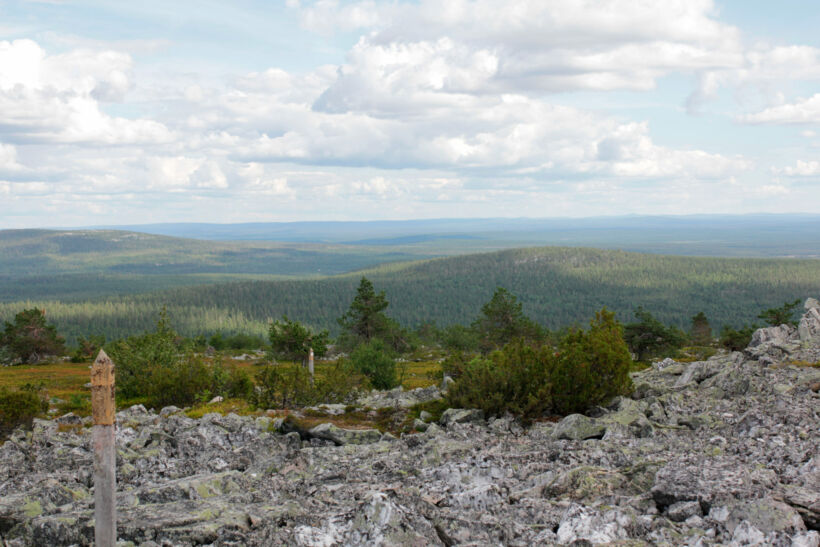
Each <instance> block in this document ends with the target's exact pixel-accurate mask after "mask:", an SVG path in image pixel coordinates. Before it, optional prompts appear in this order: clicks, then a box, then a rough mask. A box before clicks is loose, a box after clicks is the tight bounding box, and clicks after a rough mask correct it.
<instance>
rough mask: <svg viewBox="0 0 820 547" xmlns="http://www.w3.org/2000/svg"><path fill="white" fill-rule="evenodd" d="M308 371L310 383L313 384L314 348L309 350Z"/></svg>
mask: <svg viewBox="0 0 820 547" xmlns="http://www.w3.org/2000/svg"><path fill="white" fill-rule="evenodd" d="M308 372H310V384H311V385H313V348H310V349H309V351H308Z"/></svg>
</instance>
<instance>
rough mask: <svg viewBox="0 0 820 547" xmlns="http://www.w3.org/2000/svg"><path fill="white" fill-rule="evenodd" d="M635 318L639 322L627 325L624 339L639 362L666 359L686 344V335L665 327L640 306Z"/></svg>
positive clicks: (672, 327) (680, 331)
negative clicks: (658, 358) (661, 357)
mask: <svg viewBox="0 0 820 547" xmlns="http://www.w3.org/2000/svg"><path fill="white" fill-rule="evenodd" d="M635 317H636V318H637V319H638V322H636V323H629V324H627V325H626V326H625V327H624V329H623V337H624V339H625V340H626V343H627V344H628V345H629V349H630V350H631V351H632V352H633V353H635V354H636V355H637V356H638V361H646V360H647V359H649V358H651V357H658V356H664V357H666V356H668V355H670V354H673V353H674V352H675V350H677V349H679V348H681V347H682V346H683V344H684V343H685V342H686V338H687V337H686V333H684V332H683V331H682V330H680V329H679V328H678V327H674V326H666V325H664V324H663V323H661V322H660V321H658V320H657V319H655V317H654V316H653V315H652V314H651V313H649V312H648V311H646V310H644V309H643V308H642V307H640V306H638V309H636V310H635Z"/></svg>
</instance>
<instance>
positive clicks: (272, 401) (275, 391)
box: [249, 360, 363, 408]
mask: <svg viewBox="0 0 820 547" xmlns="http://www.w3.org/2000/svg"><path fill="white" fill-rule="evenodd" d="M362 382H363V378H362V377H361V376H360V375H359V374H357V373H356V371H354V370H353V368H352V367H351V366H350V365H349V364H348V363H347V362H345V361H343V360H339V361H337V362H336V363H335V364H333V365H331V366H329V367H328V368H327V369H325V370H323V374H322V375H317V377H316V378H315V380H314V381H311V377H310V372H308V370H307V369H306V368H304V367H302V366H300V365H277V364H270V365H266V366H265V367H264V368H263V369H262V370H260V371H259V373H258V374H257V375H256V387H255V388H254V389H253V392H252V393H251V395H250V397H249V402H250V403H251V405H252V406H254V407H256V408H300V407H304V406H311V405H316V404H319V403H331V404H333V403H339V404H347V403H351V402H353V401H354V400H355V399H356V396H357V394H358V391H359V389H360V387H361V385H362Z"/></svg>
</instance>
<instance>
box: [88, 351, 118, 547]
mask: <svg viewBox="0 0 820 547" xmlns="http://www.w3.org/2000/svg"><path fill="white" fill-rule="evenodd" d="M115 412H116V406H115V405H114V363H113V362H112V361H111V359H109V357H108V355H106V354H105V352H104V351H103V350H100V353H99V354H98V355H97V359H96V360H95V361H94V364H93V365H92V367H91V413H92V416H93V418H94V431H93V442H94V544H95V545H96V546H97V547H114V545H115V544H116V543H117V472H116V465H117V451H116V449H115V445H114V432H115V431H114V429H115V426H114V422H115V421H116V417H115Z"/></svg>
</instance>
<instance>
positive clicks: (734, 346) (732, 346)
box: [718, 325, 757, 351]
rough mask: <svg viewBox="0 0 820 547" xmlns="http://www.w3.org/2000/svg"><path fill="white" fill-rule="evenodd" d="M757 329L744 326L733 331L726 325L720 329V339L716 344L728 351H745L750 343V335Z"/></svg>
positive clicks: (752, 326) (751, 326)
mask: <svg viewBox="0 0 820 547" xmlns="http://www.w3.org/2000/svg"><path fill="white" fill-rule="evenodd" d="M755 330H757V327H756V326H754V325H746V326H743V327H740V328H739V329H735V328H733V327H730V326H728V325H726V326H724V327H723V328H722V329H720V339H719V340H718V343H719V344H720V346H721V347H723V348H726V349H728V350H729V351H740V350H742V349H745V348H746V346H748V345H749V342H751V341H752V334H754V332H755Z"/></svg>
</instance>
